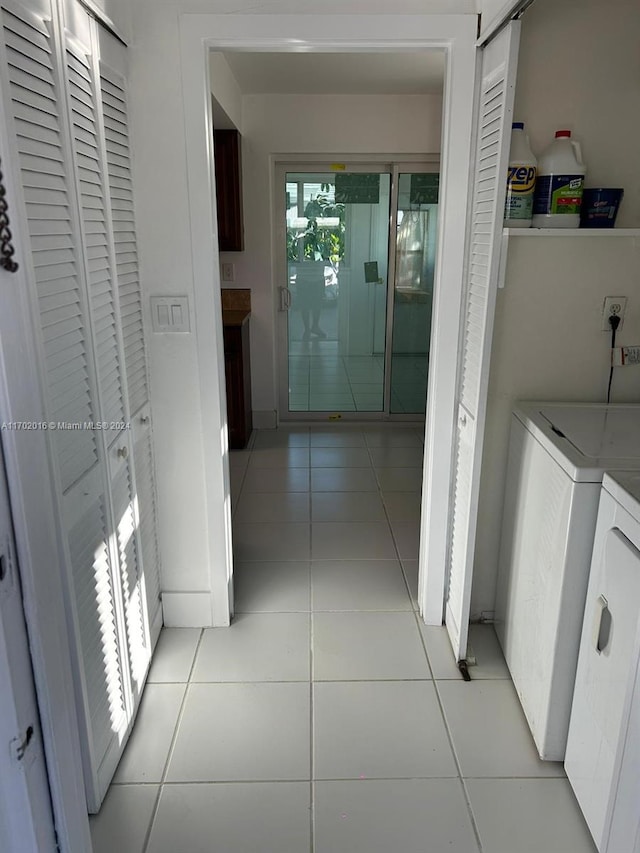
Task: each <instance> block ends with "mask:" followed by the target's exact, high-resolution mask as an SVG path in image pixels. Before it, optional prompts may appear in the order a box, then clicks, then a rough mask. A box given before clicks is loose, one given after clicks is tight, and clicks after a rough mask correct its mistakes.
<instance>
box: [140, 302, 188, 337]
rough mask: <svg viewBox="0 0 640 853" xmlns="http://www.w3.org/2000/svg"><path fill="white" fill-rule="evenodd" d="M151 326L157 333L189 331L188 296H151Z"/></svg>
mask: <svg viewBox="0 0 640 853" xmlns="http://www.w3.org/2000/svg"><path fill="white" fill-rule="evenodd" d="M150 303H151V328H152V330H153V331H154V332H156V333H158V334H166V333H183V334H184V333H185V332H190V331H191V323H190V320H189V297H188V296H152V297H151V299H150Z"/></svg>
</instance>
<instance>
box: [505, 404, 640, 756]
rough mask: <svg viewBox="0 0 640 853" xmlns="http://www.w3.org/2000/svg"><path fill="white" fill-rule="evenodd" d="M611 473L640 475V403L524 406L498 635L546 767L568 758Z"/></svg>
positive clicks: (511, 474)
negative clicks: (598, 531)
mask: <svg viewBox="0 0 640 853" xmlns="http://www.w3.org/2000/svg"><path fill="white" fill-rule="evenodd" d="M605 470H608V471H610V470H612V471H616V470H617V471H622V470H640V405H609V406H607V405H602V404H591V403H521V404H519V405H518V407H517V408H516V409H515V411H514V412H513V415H512V421H511V438H510V445H509V460H508V468H507V479H506V491H505V504H504V512H503V520H502V532H501V543H500V556H499V565H498V585H497V591H496V633H497V635H498V638H499V640H500V643H501V645H502V650H503V652H504V656H505V659H506V661H507V664H508V666H509V670H510V672H511V677H512V680H513V684H514V686H515V688H516V691H517V693H518V696H519V698H520V702H521V704H522V708H523V710H524V713H525V716H526V718H527V722H528V724H529V728H530V729H531V733H532V735H533V739H534V741H535V744H536V747H537V749H538V752H539V754H540V757H541V758H543V759H548V760H555V761H562V760H563V759H564V755H565V749H566V742H567V731H568V728H569V714H570V710H571V699H572V695H573V687H574V681H575V672H576V664H577V660H578V646H579V642H580V631H581V627H582V617H583V612H584V602H585V596H586V592H587V582H588V577H589V566H590V563H591V550H592V546H593V537H594V533H595V524H596V515H597V509H598V500H599V496H600V487H601V483H602V477H603V474H604V471H605Z"/></svg>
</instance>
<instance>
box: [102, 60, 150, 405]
mask: <svg viewBox="0 0 640 853" xmlns="http://www.w3.org/2000/svg"><path fill="white" fill-rule="evenodd" d="M100 90H101V97H102V102H103V105H104V108H103V120H104V126H105V143H106V151H107V174H108V180H109V195H110V200H111V206H112V211H113V218H114V220H115V221H116V222H118V221H121V220H122V218H123V217H124V219H125V221H126V223H127V224H126V228H125V229H120V228H118V227H115V228H114V232H113V236H114V248H115V256H116V272H117V277H118V293H119V297H120V299H121V303H122V306H123V310H126V313H127V317H134V318H135V319H136V320H137V322H133V323H129V322H125V323H123V326H122V336H123V346H124V359H125V368H126V373H127V393H128V398H129V408H130V411H131V414H132V416H133V415H135V414H136V413H137V412H138V411H139V410H140V409H141V408H142V407H143V406H144V405H146V403H147V402H148V399H149V394H148V380H147V367H146V359H145V353H144V336H143V322H142V300H141V297H140V284H139V278H138V257H137V253H136V251H135V245H136V240H135V225H134V219H133V186H132V183H131V164H130V155H129V140H128V135H127V101H126V89H125V82H124V80H123V79H122V78H120V77H119V75H117V74H115V72H114V71H112V69H110V68H107V67H106V66H105V65H101V67H100ZM123 207H124V209H123ZM125 302H126V309H124V305H125ZM123 319H124V318H123Z"/></svg>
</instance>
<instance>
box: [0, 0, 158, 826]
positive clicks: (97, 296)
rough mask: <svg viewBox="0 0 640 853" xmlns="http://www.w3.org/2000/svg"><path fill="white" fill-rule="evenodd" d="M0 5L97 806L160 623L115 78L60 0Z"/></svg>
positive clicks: (88, 772) (138, 316) (72, 9)
mask: <svg viewBox="0 0 640 853" xmlns="http://www.w3.org/2000/svg"><path fill="white" fill-rule="evenodd" d="M0 9H1V12H2V22H1V23H2V39H1V40H0V53H1V56H0V66H1V67H0V71H1V74H0V78H1V79H2V86H3V90H2V94H3V107H4V108H6V109H7V111H8V113H9V116H10V119H11V127H12V129H13V140H14V147H15V151H14V152H12V153H13V154H14V155H15V156H14V157H12V158H11V159H12V161H13V162H15V163H16V164H17V167H18V170H19V174H18V175H17V177H18V178H19V183H20V184H21V186H22V190H23V194H24V198H23V204H22V207H21V208H20V205H18V206H17V207H18V211H19V214H18V215H21V216H23V218H24V220H25V223H26V226H27V228H26V229H25V230H26V231H27V232H28V234H29V240H30V245H29V249H30V252H27V253H25V255H26V256H27V263H25V272H26V274H27V276H28V278H29V284H30V291H31V295H32V304H33V317H34V331H35V336H36V339H37V346H38V348H39V353H40V362H41V375H42V387H43V393H44V405H45V412H46V417H47V420H48V421H49V422H56V424H67V425H74V427H75V428H70V429H63V428H57V429H50V430H49V433H48V434H49V440H50V448H51V458H52V465H53V468H54V470H55V475H56V481H57V485H58V490H59V493H58V506H59V513H60V523H61V528H62V532H63V537H64V549H65V558H66V564H67V567H68V576H67V582H68V589H67V596H68V601H69V608H68V612H69V621H70V633H71V636H72V643H73V653H74V654H73V657H74V660H73V664H74V671H75V677H76V693H77V701H78V712H79V718H80V724H81V739H82V742H83V763H84V770H85V783H86V793H87V801H88V806H89V810H90V811H96V810H97V809H98V808H99V806H100V804H101V801H102V799H103V797H104V794H105V793H106V790H107V788H108V785H109V782H110V780H111V777H112V775H113V772H114V771H115V768H116V766H117V763H118V761H119V759H120V756H121V755H122V751H123V750H124V746H125V744H126V738H127V735H128V733H129V731H130V729H131V726H132V722H133V718H134V716H135V711H136V708H137V704H138V702H139V699H140V695H141V692H142V688H143V684H144V679H145V676H146V672H147V669H148V666H149V662H150V657H151V650H152V645H153V643H152V639H154V638H157V634H158V633H159V629H160V624H161V612H160V607H159V582H158V576H157V571H158V554H157V544H156V538H155V537H156V528H155V492H154V485H153V455H152V443H151V434H150V424H149V415H148V408H149V405H148V384H147V377H146V363H145V360H144V339H143V334H142V311H141V303H140V291H139V284H138V272H137V258H136V252H135V229H134V227H133V202H132V193H131V174H130V163H129V156H128V143H127V144H125V143H123V139H125V140H126V109H125V108H123V105H124V104H125V99H124V91H125V89H124V83H123V80H122V81H120V78H118V76H117V74H115V72H114V73H112V72H111V71H110V70H109V68H110V67H111V66H110V64H109V63H111V64H112V65H113V64H115V65H116V67H117V65H118V62H120V64H122V52H123V51H124V48H123V47H122V46H121V45H120V44H119V43H118V42H117V41H116V40H115V39H113V38H112V37H111V36H109V39H111V42H112V44H110V43H109V42H108V41H107V42H106V44H105V45H104V46H103V45H102V43H101V42H102V40H103V39H104V38H105V37H101V36H99V27H98V25H97V23H96V22H95V20H93V19H92V18H90V17H89V15H88V14H87V12H86V11H85V10H84V8H83V7H82V6H81V5H80V4H78V3H75V2H74V0H61V2H60V3H59V4H58V3H55V2H54V0H0ZM56 15H59V18H55V16H56ZM103 47H104V52H105V55H106V57H107V61H106V62H105V63H103V64H104V68H103V67H101V64H100V59H99V52H100V50H102V49H103ZM118 51H120V53H118ZM114 58H115V59H114ZM114 74H115V76H114ZM114 80H115V82H114ZM109 87H112V88H111V89H109ZM109 99H111V100H112V102H109ZM27 267H28V269H27ZM129 374H130V375H131V384H130V385H128V384H127V379H128V375H129ZM132 415H135V416H136V418H135V419H133V418H132ZM92 424H93V425H96V424H101V425H104V424H106V425H107V427H106V428H103V427H102V426H101V427H100V428H99V429H96V428H93V429H92V428H91V425H92ZM123 424H128V425H129V426H128V427H125V426H123ZM129 427H131V428H129ZM136 462H139V465H138V467H139V477H138V478H137V477H136V473H135V470H134V469H135V464H136ZM144 560H146V561H147V573H148V577H150V578H151V582H150V583H148V582H147V578H146V577H145V574H144V571H143V561H144ZM149 610H152V613H153V620H154V634H153V637H152V636H150V628H149V617H148V612H149Z"/></svg>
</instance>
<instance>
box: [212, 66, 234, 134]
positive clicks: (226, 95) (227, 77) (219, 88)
mask: <svg viewBox="0 0 640 853" xmlns="http://www.w3.org/2000/svg"><path fill="white" fill-rule="evenodd" d="M209 75H210V77H211V80H215V85H214V86H212V88H211V93H212V94H213V96H214V97H215V100H216V101H217V104H218V107H220V108H221V109H222V110H223V111H224V112H225V114H226V117H227V119H228V122H226V123H225V125H224V126H225V127H229V126H230V125H231V126H233V127H235V129H236V130H239V131H240V132H241V133H242V92H241V91H240V87H239V86H238V81H237V80H236V78H235V77H234V76H233V72H232V71H231V69H230V68H229V63H228V62H227V60H226V59H225V57H224V54H223V53H220V52H219V51H214V50H212V51H211V52H210V54H209ZM213 126H214V128H216V129H217V128H218V125H217V124H216V113H215V112H214V115H213Z"/></svg>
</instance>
